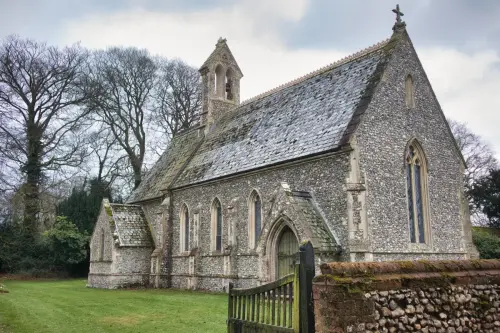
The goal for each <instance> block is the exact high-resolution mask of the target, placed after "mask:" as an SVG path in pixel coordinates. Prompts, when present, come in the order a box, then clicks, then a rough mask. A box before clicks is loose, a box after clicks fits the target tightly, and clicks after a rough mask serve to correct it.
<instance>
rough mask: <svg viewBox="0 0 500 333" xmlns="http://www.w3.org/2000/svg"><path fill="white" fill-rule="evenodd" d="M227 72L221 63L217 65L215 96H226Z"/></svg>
mask: <svg viewBox="0 0 500 333" xmlns="http://www.w3.org/2000/svg"><path fill="white" fill-rule="evenodd" d="M225 76H226V75H225V73H224V68H223V67H222V65H221V64H219V65H217V67H215V86H214V87H215V91H214V92H215V96H217V97H224V95H225V93H224V89H225V84H226V78H225Z"/></svg>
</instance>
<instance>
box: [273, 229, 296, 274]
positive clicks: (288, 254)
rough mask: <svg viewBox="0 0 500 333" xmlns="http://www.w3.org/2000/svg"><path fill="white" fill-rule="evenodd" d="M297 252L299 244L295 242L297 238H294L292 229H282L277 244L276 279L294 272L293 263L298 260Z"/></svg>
mask: <svg viewBox="0 0 500 333" xmlns="http://www.w3.org/2000/svg"><path fill="white" fill-rule="evenodd" d="M298 252H299V242H298V241H297V237H295V234H294V233H293V231H292V229H290V228H289V227H288V226H286V227H284V228H283V230H282V231H281V234H280V237H279V242H278V251H277V257H278V258H277V260H276V273H277V274H276V276H277V278H281V277H283V276H286V275H288V274H291V273H293V272H294V268H295V263H297V260H298V255H297V253H298Z"/></svg>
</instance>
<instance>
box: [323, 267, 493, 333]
mask: <svg viewBox="0 0 500 333" xmlns="http://www.w3.org/2000/svg"><path fill="white" fill-rule="evenodd" d="M321 271H322V275H319V276H317V277H316V278H315V280H314V284H313V298H314V307H315V309H314V312H315V319H316V332H317V333H327V332H328V333H344V332H352V333H355V332H363V333H367V332H426V333H427V332H429V333H434V332H446V333H454V332H485V333H488V332H500V296H499V293H500V260H464V261H458V260H457V261H451V260H450V261H413V262H412V261H395V262H384V263H330V264H323V265H321Z"/></svg>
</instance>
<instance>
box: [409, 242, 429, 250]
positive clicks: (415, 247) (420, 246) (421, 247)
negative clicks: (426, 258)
mask: <svg viewBox="0 0 500 333" xmlns="http://www.w3.org/2000/svg"><path fill="white" fill-rule="evenodd" d="M409 249H410V250H411V251H413V252H429V251H433V249H432V246H431V244H426V243H410V246H409Z"/></svg>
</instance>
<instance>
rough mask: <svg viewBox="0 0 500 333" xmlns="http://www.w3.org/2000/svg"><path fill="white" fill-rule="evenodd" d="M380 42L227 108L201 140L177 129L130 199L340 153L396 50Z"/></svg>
mask: <svg viewBox="0 0 500 333" xmlns="http://www.w3.org/2000/svg"><path fill="white" fill-rule="evenodd" d="M394 45H395V43H394V42H393V39H389V40H386V41H383V42H381V43H378V44H376V45H374V46H372V47H370V48H367V49H365V50H362V51H360V52H358V53H355V54H353V55H351V56H349V57H347V58H344V59H342V60H340V61H338V62H335V63H333V64H331V65H329V66H326V67H323V68H320V69H319V70H317V71H315V72H312V73H310V74H308V75H305V76H303V77H301V78H299V79H296V80H294V81H291V82H289V83H287V84H285V85H282V86H280V87H277V88H275V89H272V90H270V91H268V92H265V93H263V94H261V95H259V96H256V97H254V98H252V99H250V100H248V101H244V102H243V103H242V104H241V105H239V106H238V107H236V109H234V110H232V111H230V112H228V113H227V114H225V115H224V116H222V117H221V118H220V119H217V121H216V122H215V123H214V124H213V125H212V128H210V130H209V133H208V134H206V136H205V137H198V135H197V133H196V130H192V131H189V132H187V133H184V134H179V135H178V136H177V137H176V138H174V139H173V141H172V142H171V145H170V147H169V148H168V149H167V151H166V152H165V153H164V154H163V156H162V157H161V158H160V160H159V161H158V162H157V163H156V165H155V166H154V167H153V169H152V170H151V171H150V172H149V174H148V176H147V177H145V179H144V180H143V182H142V183H141V184H140V186H139V187H138V188H137V189H136V190H135V191H134V193H132V195H131V197H130V198H129V200H128V202H139V201H145V200H148V199H152V198H157V197H159V196H161V190H166V189H168V188H177V187H182V186H186V185H190V184H195V183H199V182H203V181H208V180H212V179H216V178H219V177H224V176H228V175H232V174H237V173H241V172H245V171H249V170H252V169H257V168H262V167H266V166H270V165H275V164H279V163H283V162H286V161H290V160H295V159H299V158H303V157H306V156H312V155H316V154H322V153H326V152H329V151H335V150H339V149H340V148H341V147H342V146H343V145H344V144H346V143H347V142H348V140H349V138H350V134H351V133H352V132H353V131H354V130H355V128H356V125H357V124H358V122H359V120H360V117H361V115H362V114H363V112H364V110H366V108H367V106H368V104H369V102H370V100H371V96H372V94H373V92H374V89H375V87H376V86H377V84H378V82H379V80H380V77H381V73H382V71H383V69H384V67H385V64H386V63H387V60H388V58H389V56H390V54H391V53H392V52H390V51H391V50H392V49H393V48H394Z"/></svg>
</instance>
